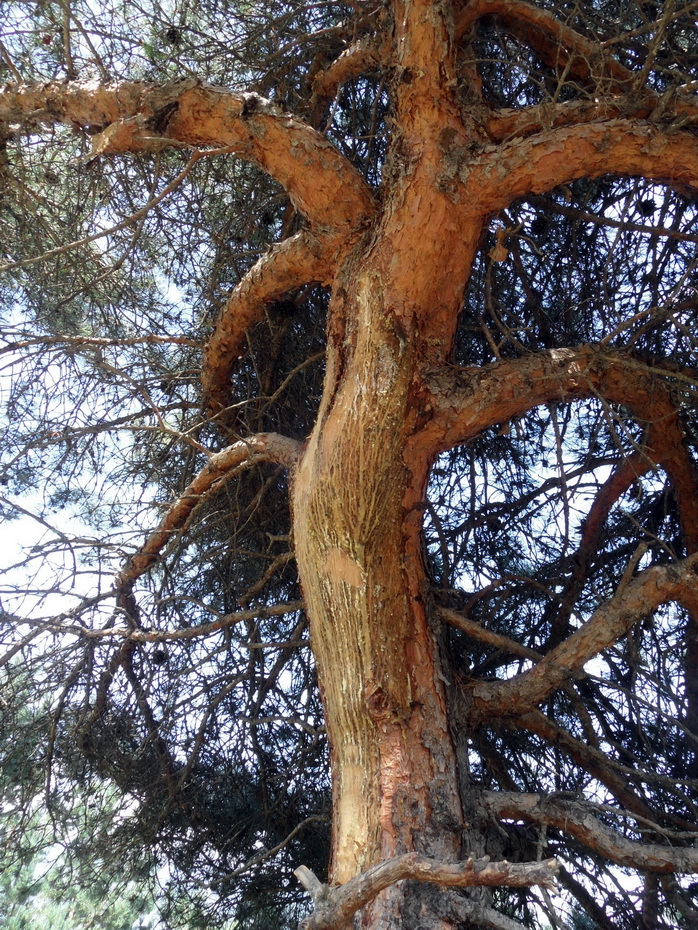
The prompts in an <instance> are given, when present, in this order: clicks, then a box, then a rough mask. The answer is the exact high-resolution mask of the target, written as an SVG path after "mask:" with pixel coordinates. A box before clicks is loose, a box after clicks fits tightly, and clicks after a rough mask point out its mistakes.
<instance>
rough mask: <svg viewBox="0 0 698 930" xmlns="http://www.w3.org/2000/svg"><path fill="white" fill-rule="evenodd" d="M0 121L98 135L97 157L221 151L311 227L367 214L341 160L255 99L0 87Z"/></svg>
mask: <svg viewBox="0 0 698 930" xmlns="http://www.w3.org/2000/svg"><path fill="white" fill-rule="evenodd" d="M0 121H4V122H15V123H24V124H32V123H34V124H36V123H47V124H56V123H66V124H69V125H72V126H79V127H82V128H83V129H89V130H91V131H92V130H94V129H98V128H101V129H102V132H101V133H99V134H98V135H97V136H96V137H95V138H94V140H93V146H94V150H95V153H96V154H105V155H106V154H116V153H121V152H133V151H152V150H157V149H158V148H163V147H166V146H169V145H173V144H177V143H179V144H183V145H187V146H194V147H198V146H210V145H215V146H228V147H229V148H230V150H231V151H233V152H235V153H236V154H238V155H240V157H242V158H245V159H247V160H248V161H251V162H254V163H255V164H257V165H259V166H260V167H261V168H263V169H264V170H265V171H267V172H268V173H269V174H270V175H271V176H272V177H273V178H274V179H275V180H277V181H278V182H279V183H280V184H281V185H282V187H284V189H285V190H286V191H287V192H288V194H289V196H290V198H291V200H292V201H293V203H294V206H296V208H297V209H298V210H299V211H300V212H301V213H302V214H303V215H304V216H306V217H307V218H308V220H310V222H311V223H314V224H316V225H318V226H319V227H325V228H331V229H335V230H345V231H347V230H350V229H354V228H356V227H357V226H358V225H359V223H360V222H361V220H362V219H363V218H364V217H365V216H366V215H369V214H371V213H372V211H373V208H374V200H373V194H372V193H371V190H370V188H369V187H368V185H367V184H366V182H365V181H364V180H363V178H361V176H360V175H359V173H358V172H357V171H356V169H355V168H354V167H353V166H352V165H351V163H350V162H349V161H348V159H346V158H345V157H344V156H343V155H342V154H341V153H340V152H339V151H337V149H336V148H335V147H334V146H333V145H332V144H331V143H330V142H328V141H327V139H325V137H324V136H323V135H321V134H320V133H319V132H316V131H315V130H314V129H312V128H311V127H310V126H308V125H306V124H305V123H303V122H301V121H300V120H297V119H294V118H293V117H291V116H288V115H286V114H283V113H282V112H280V111H279V110H278V109H277V108H276V107H275V106H274V104H273V103H271V102H270V101H269V100H265V99H264V98H263V97H260V96H258V95H257V94H245V93H233V92H231V91H228V90H226V89H224V88H219V87H212V86H210V85H202V84H199V83H198V82H196V81H194V80H184V81H175V82H172V83H171V84H166V85H151V84H146V83H140V82H114V83H113V84H99V83H97V82H90V81H86V82H71V83H68V84H57V83H49V84H37V85H31V86H30V85H26V86H25V85H20V86H17V85H9V86H7V87H5V88H3V89H1V90H0Z"/></svg>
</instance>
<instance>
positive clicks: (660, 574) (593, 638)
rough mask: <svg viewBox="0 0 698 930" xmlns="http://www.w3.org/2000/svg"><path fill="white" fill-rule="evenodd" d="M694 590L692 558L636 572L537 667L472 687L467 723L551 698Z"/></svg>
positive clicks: (695, 558)
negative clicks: (592, 661)
mask: <svg viewBox="0 0 698 930" xmlns="http://www.w3.org/2000/svg"><path fill="white" fill-rule="evenodd" d="M696 589H698V553H697V554H694V555H691V556H689V557H688V558H687V559H684V560H683V561H682V562H677V563H672V564H670V565H661V566H659V565H658V566H654V567H653V568H648V569H646V570H645V571H643V572H640V574H639V575H637V576H636V577H635V578H633V579H632V580H631V581H629V582H628V583H627V584H626V585H625V586H623V585H622V584H621V586H620V587H619V589H618V590H617V591H616V593H615V595H614V596H613V597H612V598H611V600H610V601H609V602H608V603H606V604H604V605H603V606H602V607H599V608H598V610H596V611H594V613H593V614H592V616H591V618H590V619H589V620H587V622H586V623H584V624H583V625H582V626H581V627H580V628H579V629H578V630H576V631H575V632H574V633H572V635H571V636H569V637H568V638H567V639H566V640H564V642H562V643H560V645H559V646H556V647H555V649H552V650H551V651H550V652H549V653H548V654H547V655H546V656H545V657H544V658H543V659H541V660H540V662H538V664H537V665H536V666H535V667H534V668H532V669H529V670H528V671H526V672H522V673H521V674H520V675H516V676H515V677H514V678H511V679H509V680H508V681H480V682H477V683H475V684H474V685H473V687H472V692H471V693H472V697H473V707H472V712H471V715H472V716H471V720H472V723H473V724H480V723H482V722H484V721H485V720H487V719H488V718H492V717H503V716H520V715H522V714H524V713H526V712H527V711H529V710H532V709H533V708H534V707H535V706H536V705H537V704H539V703H540V702H541V701H543V700H544V699H545V698H546V697H548V695H550V694H552V692H553V691H555V690H556V689H557V688H559V687H560V686H561V685H562V684H564V683H565V682H566V681H567V680H568V679H569V678H572V677H574V675H575V674H576V673H577V672H578V671H580V670H581V669H582V667H583V666H584V664H585V663H586V662H588V661H589V659H591V658H593V657H594V656H595V655H598V653H599V652H601V651H602V650H604V649H607V648H608V647H609V646H611V645H613V643H615V642H617V640H619V639H620V638H621V637H623V636H625V635H626V634H627V633H628V632H629V631H630V630H631V629H632V627H633V626H634V624H635V623H637V621H638V620H640V619H642V618H643V617H646V616H647V615H648V614H649V613H651V612H652V611H653V610H656V608H657V607H659V605H660V604H664V603H667V602H668V601H679V602H680V601H681V600H682V596H683V592H684V590H687V591H689V592H690V591H693V592H695V591H696Z"/></svg>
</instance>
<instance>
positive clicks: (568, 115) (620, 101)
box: [485, 92, 698, 142]
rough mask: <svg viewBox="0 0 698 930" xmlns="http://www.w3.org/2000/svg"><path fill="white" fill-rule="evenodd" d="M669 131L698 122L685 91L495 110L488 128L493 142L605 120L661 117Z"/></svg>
mask: <svg viewBox="0 0 698 930" xmlns="http://www.w3.org/2000/svg"><path fill="white" fill-rule="evenodd" d="M660 117H661V120H662V122H663V124H664V128H665V131H666V130H670V131H671V130H672V129H673V130H676V129H679V128H681V127H682V126H684V125H687V124H691V123H695V122H696V121H698V104H696V102H695V100H693V99H692V98H691V97H688V96H687V95H684V94H674V95H673V96H671V97H669V98H668V99H666V98H664V97H662V98H660V97H658V96H657V95H656V94H653V93H650V92H645V93H643V94H642V95H641V96H639V97H638V95H637V94H635V93H631V94H622V95H619V96H614V97H607V98H602V99H601V100H570V101H566V102H565V103H555V102H554V101H552V100H549V101H547V102H545V103H541V104H539V105H538V106H531V107H524V108H523V109H516V108H502V109H498V110H494V111H492V113H490V114H489V116H488V117H487V119H486V122H485V128H486V131H487V134H488V136H489V137H490V139H491V140H492V141H493V142H507V141H509V140H510V139H515V138H516V139H520V138H523V137H524V136H531V135H533V134H534V133H542V132H548V131H550V130H551V129H553V128H556V127H559V126H578V125H580V124H585V123H587V124H588V123H596V122H601V121H604V120H620V119H623V120H631V119H632V120H650V121H652V122H658V121H659V118H660Z"/></svg>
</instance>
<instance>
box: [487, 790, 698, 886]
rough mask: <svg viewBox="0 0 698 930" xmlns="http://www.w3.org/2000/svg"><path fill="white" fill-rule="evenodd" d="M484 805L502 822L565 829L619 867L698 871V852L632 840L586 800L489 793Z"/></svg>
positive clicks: (512, 793)
mask: <svg viewBox="0 0 698 930" xmlns="http://www.w3.org/2000/svg"><path fill="white" fill-rule="evenodd" d="M483 803H484V805H485V807H486V808H487V809H488V810H490V811H491V812H492V813H493V814H494V815H495V816H497V817H499V818H501V819H506V820H527V821H529V822H530V823H537V824H545V825H546V826H550V827H555V828H556V829H558V830H562V832H563V833H568V834H569V835H570V836H572V837H574V838H575V839H576V840H578V841H579V842H581V843H583V844H584V845H585V846H587V847H588V848H589V849H592V850H594V852H597V853H599V854H600V855H602V856H604V857H605V858H607V859H610V860H611V861H612V862H615V863H617V864H618V865H623V866H628V867H630V868H634V869H643V870H645V871H648V872H679V873H691V872H698V849H695V848H686V847H684V848H675V847H670V846H660V845H658V844H655V843H638V842H634V841H633V840H628V839H626V838H625V837H624V836H621V835H620V834H619V833H617V832H616V831H615V830H612V829H611V828H610V827H607V826H606V825H605V824H604V823H603V822H602V821H601V820H599V819H598V817H597V816H596V815H595V813H594V809H593V805H591V804H588V803H585V802H582V801H567V800H561V799H560V798H556V797H554V796H552V797H546V796H544V795H540V794H523V793H521V794H519V793H518V792H509V791H502V792H498V791H486V792H485V793H484V795H483Z"/></svg>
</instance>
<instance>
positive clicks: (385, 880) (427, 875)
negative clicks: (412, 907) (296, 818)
mask: <svg viewBox="0 0 698 930" xmlns="http://www.w3.org/2000/svg"><path fill="white" fill-rule="evenodd" d="M557 868H558V866H557V861H556V860H555V859H546V860H544V861H542V862H522V863H511V862H507V861H506V860H504V861H502V862H490V861H489V858H488V857H487V856H485V857H484V858H482V859H474V858H473V857H472V856H470V857H469V858H468V859H467V860H466V861H465V862H459V863H453V864H452V863H445V862H437V861H436V860H435V859H428V858H427V857H426V856H422V855H420V854H419V853H416V852H411V853H405V854H404V855H402V856H396V857H395V858H393V859H386V860H385V861H384V862H379V863H378V864H377V865H374V866H372V867H371V868H370V869H367V870H366V871H365V872H362V873H361V874H360V875H356V876H355V877H354V878H351V879H349V881H348V882H346V884H344V885H340V886H339V887H336V888H332V887H329V886H327V885H322V884H320V882H318V880H317V878H315V876H314V875H313V873H312V872H311V871H310V870H309V869H307V868H306V867H305V866H301V867H300V868H299V869H296V871H295V875H296V877H297V878H298V880H299V881H300V882H301V884H302V885H303V886H304V888H306V890H307V891H308V892H309V893H310V894H311V896H312V898H313V901H314V903H315V910H314V912H313V913H312V914H311V915H310V916H309V917H306V918H305V920H303V921H302V922H301V924H300V928H299V930H331V928H333V927H337V926H342V924H343V923H345V922H346V921H347V920H349V918H350V917H351V916H352V915H353V914H355V913H356V911H358V910H359V909H360V908H362V907H364V906H365V905H366V904H368V903H369V902H370V901H372V900H373V899H374V898H375V897H376V895H377V894H378V893H379V892H381V891H382V890H383V889H384V888H387V887H388V886H389V885H394V884H395V882H399V881H402V880H403V879H412V880H414V881H421V882H432V883H434V884H436V885H445V886H447V887H451V888H454V887H458V888H473V887H482V886H490V887H500V886H508V887H511V888H525V887H528V886H530V885H542V886H543V887H548V888H551V887H555V875H556V873H557Z"/></svg>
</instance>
